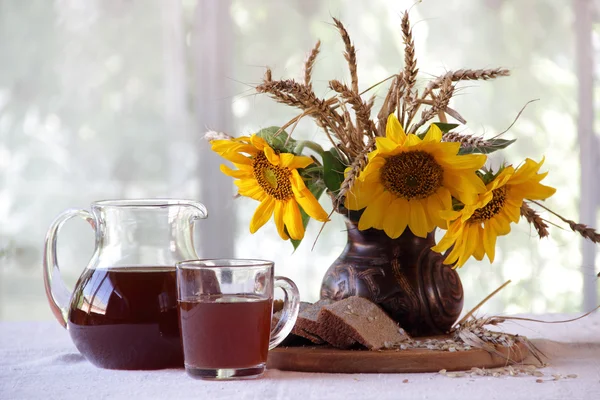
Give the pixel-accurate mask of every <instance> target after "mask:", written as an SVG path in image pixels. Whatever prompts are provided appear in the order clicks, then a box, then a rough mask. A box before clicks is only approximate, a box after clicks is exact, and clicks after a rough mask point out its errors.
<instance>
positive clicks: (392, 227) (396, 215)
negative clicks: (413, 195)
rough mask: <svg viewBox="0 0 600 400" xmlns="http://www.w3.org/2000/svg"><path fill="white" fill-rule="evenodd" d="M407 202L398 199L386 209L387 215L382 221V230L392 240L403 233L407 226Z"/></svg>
mask: <svg viewBox="0 0 600 400" xmlns="http://www.w3.org/2000/svg"><path fill="white" fill-rule="evenodd" d="M408 211H409V209H408V201H406V200H405V199H402V198H398V199H395V200H393V201H392V203H391V204H390V206H389V208H388V215H387V217H386V218H385V220H384V221H383V230H384V231H385V233H386V234H387V235H388V236H389V237H390V238H392V239H396V238H398V237H400V235H402V233H404V230H405V229H406V227H407V225H408Z"/></svg>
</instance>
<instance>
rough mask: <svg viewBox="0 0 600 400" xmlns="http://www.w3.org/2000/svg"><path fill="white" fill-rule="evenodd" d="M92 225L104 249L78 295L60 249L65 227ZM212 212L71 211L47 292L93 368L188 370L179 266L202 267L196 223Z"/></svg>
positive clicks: (156, 206) (168, 205) (167, 204)
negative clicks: (194, 263)
mask: <svg viewBox="0 0 600 400" xmlns="http://www.w3.org/2000/svg"><path fill="white" fill-rule="evenodd" d="M73 217H81V218H83V219H85V220H86V221H87V222H88V223H89V224H90V225H91V226H92V228H93V229H94V231H95V233H96V249H95V251H94V254H93V256H92V259H91V260H90V262H89V264H88V266H87V267H86V268H85V270H84V271H83V273H82V275H81V277H80V278H79V280H78V281H77V283H76V285H75V288H74V290H73V291H72V292H70V291H69V290H68V289H67V287H66V286H65V284H64V282H63V280H62V279H61V277H60V270H59V267H58V263H57V256H56V243H57V234H58V231H59V230H60V228H61V226H62V225H63V224H64V223H65V222H66V221H67V220H69V219H71V218H73ZM206 217H207V212H206V208H205V207H204V205H202V204H200V203H197V202H194V201H188V200H168V199H165V200H163V199H142V200H106V201H98V202H94V203H92V205H91V212H88V211H86V210H67V211H65V212H63V213H62V214H61V215H59V216H58V218H56V220H55V221H54V222H53V223H52V225H51V226H50V229H49V230H48V234H47V236H46V241H45V246H44V258H43V263H44V285H45V288H46V295H47V297H48V301H49V303H50V308H51V309H52V312H53V313H54V316H55V317H56V318H57V319H58V321H59V322H60V323H61V324H62V326H63V327H65V328H67V330H68V331H69V333H70V335H71V338H72V339H73V342H74V343H75V346H77V349H78V350H79V351H80V352H81V354H83V355H84V356H85V357H86V358H87V359H88V360H89V361H90V362H92V363H93V364H94V365H96V366H99V367H102V368H111V369H159V368H169V367H179V366H183V350H182V347H181V339H180V335H179V319H178V316H177V287H176V273H175V263H176V262H178V261H183V260H192V259H197V258H198V255H197V254H196V251H195V250H194V243H193V230H194V221H196V220H198V219H203V218H206Z"/></svg>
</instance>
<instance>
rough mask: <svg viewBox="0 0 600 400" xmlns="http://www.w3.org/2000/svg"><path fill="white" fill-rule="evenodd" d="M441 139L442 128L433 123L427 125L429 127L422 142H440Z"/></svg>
mask: <svg viewBox="0 0 600 400" xmlns="http://www.w3.org/2000/svg"><path fill="white" fill-rule="evenodd" d="M441 140H442V130H441V129H440V128H439V127H438V126H437V125H434V124H431V125H429V129H428V130H427V133H426V134H425V137H424V138H423V141H424V142H440V141H441Z"/></svg>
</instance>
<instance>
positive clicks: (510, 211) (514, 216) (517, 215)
mask: <svg viewBox="0 0 600 400" xmlns="http://www.w3.org/2000/svg"><path fill="white" fill-rule="evenodd" d="M502 212H504V214H505V215H506V216H507V218H508V219H509V220H510V221H511V222H515V223H516V222H519V219H521V206H520V205H519V206H517V207H514V206H512V205H510V204H507V203H504V207H502Z"/></svg>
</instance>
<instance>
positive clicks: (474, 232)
mask: <svg viewBox="0 0 600 400" xmlns="http://www.w3.org/2000/svg"><path fill="white" fill-rule="evenodd" d="M480 241H481V239H480V238H479V226H478V225H475V224H471V225H468V227H467V238H466V240H465V247H464V250H463V252H462V255H461V257H460V258H459V259H458V261H457V264H458V265H460V266H463V265H464V264H465V262H467V260H468V259H469V258H471V256H472V255H473V253H475V249H476V248H477V246H479V245H480V244H479V242H480Z"/></svg>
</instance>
